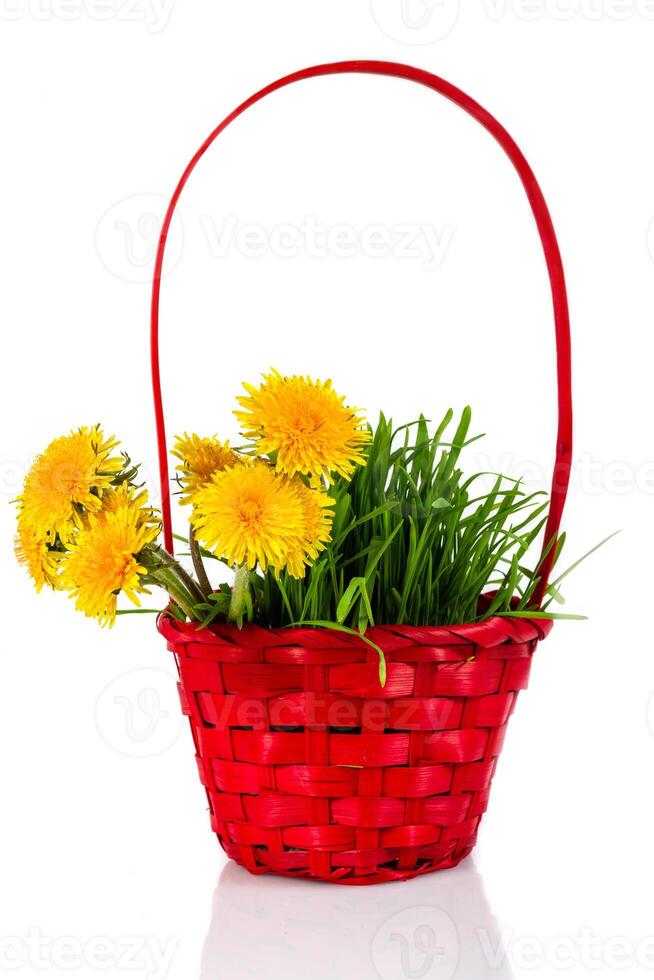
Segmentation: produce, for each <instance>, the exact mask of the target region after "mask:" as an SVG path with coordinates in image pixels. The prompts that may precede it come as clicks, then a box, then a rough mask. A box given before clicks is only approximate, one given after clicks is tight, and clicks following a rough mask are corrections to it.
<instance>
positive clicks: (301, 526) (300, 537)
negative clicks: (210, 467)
mask: <svg viewBox="0 0 654 980" xmlns="http://www.w3.org/2000/svg"><path fill="white" fill-rule="evenodd" d="M303 490H306V488H304V487H303V486H302V484H300V483H299V482H298V481H294V480H289V479H287V478H286V477H284V476H278V475H277V474H276V473H275V471H274V470H273V469H272V467H271V466H269V465H268V464H267V463H265V462H263V461H262V460H257V461H254V462H243V463H239V464H238V465H237V466H233V467H230V468H229V469H226V470H223V471H222V472H220V473H214V475H213V477H212V478H211V480H210V482H209V483H208V484H207V485H206V487H203V488H202V489H201V490H199V491H198V492H197V494H196V495H195V498H194V503H195V510H194V514H193V526H194V528H195V531H196V533H197V536H198V539H199V541H201V543H202V544H204V545H205V546H206V547H207V548H209V549H211V551H213V552H214V554H215V555H216V556H217V557H218V558H222V559H223V560H225V561H227V562H228V563H229V564H230V565H247V567H248V568H250V569H252V568H254V567H255V565H256V564H257V563H258V564H259V565H260V567H261V569H262V570H263V571H265V570H266V569H267V568H268V567H272V568H274V569H275V570H276V571H277V572H279V571H281V570H282V569H283V568H286V567H287V566H288V568H289V572H290V573H291V574H292V575H295V577H297V578H299V577H301V576H302V575H303V574H304V568H305V565H306V564H307V561H308V554H309V550H310V549H313V550H314V552H315V551H316V550H317V548H318V547H319V546H320V545H321V542H320V540H319V539H316V540H315V541H309V540H308V539H307V513H308V512H309V510H310V507H309V505H307V503H306V500H305V499H304V497H303V492H302V491H303ZM319 523H320V522H319V521H317V519H315V515H314V525H315V526H317V525H318V524H319ZM322 533H323V532H322V530H321V531H320V535H322Z"/></svg>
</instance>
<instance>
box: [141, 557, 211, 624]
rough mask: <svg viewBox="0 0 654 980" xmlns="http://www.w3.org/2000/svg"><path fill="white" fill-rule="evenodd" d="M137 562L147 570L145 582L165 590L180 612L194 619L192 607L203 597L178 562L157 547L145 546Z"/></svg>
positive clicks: (202, 600)
mask: <svg viewBox="0 0 654 980" xmlns="http://www.w3.org/2000/svg"><path fill="white" fill-rule="evenodd" d="M139 560H140V562H141V564H142V565H143V566H144V567H145V568H146V569H147V576H146V577H145V581H146V582H148V583H150V584H152V585H158V586H159V587H160V588H162V589H165V591H166V592H167V593H168V595H169V596H170V597H171V599H173V600H174V602H176V603H177V605H178V606H179V607H180V609H181V610H182V612H183V613H184V614H185V615H186V616H187V617H188V618H189V619H195V618H196V616H195V615H194V611H193V610H194V606H195V605H196V604H197V603H200V602H204V596H203V594H202V592H201V591H200V587H199V586H198V584H197V582H195V581H194V580H193V579H192V578H191V576H190V575H189V574H188V572H187V571H186V570H185V569H184V568H182V566H181V565H180V564H179V562H177V561H175V559H174V558H173V557H172V555H169V554H168V552H167V551H165V550H164V549H163V548H161V547H159V546H158V545H149V546H146V547H145V548H144V549H143V551H142V552H141V554H140V555H139Z"/></svg>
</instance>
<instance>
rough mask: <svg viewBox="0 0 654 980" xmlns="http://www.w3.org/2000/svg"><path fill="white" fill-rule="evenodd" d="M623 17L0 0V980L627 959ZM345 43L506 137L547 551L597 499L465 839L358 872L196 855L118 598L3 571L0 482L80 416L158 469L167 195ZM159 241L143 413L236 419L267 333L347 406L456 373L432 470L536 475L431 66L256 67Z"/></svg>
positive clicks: (163, 711) (471, 196)
mask: <svg viewBox="0 0 654 980" xmlns="http://www.w3.org/2000/svg"><path fill="white" fill-rule="evenodd" d="M460 8H461V9H460ZM653 45H654V4H653V3H648V2H647V0H639V2H637V0H592V2H591V0H559V2H554V0H548V2H545V0H542V2H539V0H529V2H527V0H506V2H503V0H493V2H491V0H485V2H481V3H480V2H474V3H468V4H466V5H465V9H464V5H463V4H458V3H456V2H454V0H442V2H441V3H431V2H429V3H422V2H421V0H409V2H407V3H405V4H402V3H401V2H400V0H373V2H372V3H371V2H370V0H330V2H329V3H328V2H324V0H321V2H313V3H307V2H306V0H304V2H302V0H275V2H270V0H249V2H240V3H239V2H231V3H227V2H218V3H211V4H209V3H204V4H203V3H201V2H199V0H164V4H163V7H162V5H161V3H154V2H151V0H136V2H133V0H129V2H128V0H114V2H111V0H59V2H57V0H0V90H1V91H2V99H1V102H0V125H1V132H2V144H3V151H2V158H1V159H2V163H1V167H2V181H1V183H0V215H1V225H0V250H1V251H0V262H1V267H2V273H3V275H2V283H3V284H2V290H1V292H0V315H1V319H2V325H3V337H4V353H5V356H4V358H3V384H2V386H1V387H0V399H1V407H0V417H1V418H2V446H1V450H0V465H1V470H0V472H1V485H2V494H3V500H4V503H3V506H2V508H1V509H0V515H1V516H0V522H1V534H2V561H3V565H4V567H3V573H2V582H3V627H2V632H3V671H2V685H1V687H0V744H1V745H2V782H1V785H2V791H3V802H2V808H1V810H0V829H1V836H0V882H1V886H0V888H1V895H0V954H1V955H2V964H1V965H0V970H5V971H7V975H8V976H16V977H20V978H23V977H25V978H27V977H30V978H31V977H40V976H43V975H48V976H52V977H53V978H55V980H58V978H62V977H69V976H73V977H81V978H83V980H87V978H90V980H92V978H94V977H96V976H97V977H105V978H111V980H114V978H118V977H120V978H123V977H135V978H139V980H140V978H146V977H156V978H157V980H161V978H163V977H164V976H166V977H168V978H171V980H195V978H198V977H201V978H202V980H208V978H212V980H213V978H218V977H220V978H223V977H224V978H229V980H237V978H242V977H243V978H244V977H255V976H257V977H258V976H270V977H285V978H296V977H297V978H305V977H308V976H316V977H331V978H344V980H349V978H355V977H356V978H362V980H363V978H368V977H381V978H382V980H391V978H392V980H396V978H400V980H402V978H410V977H427V978H437V980H451V978H453V977H455V978H457V980H468V978H470V980H483V978H485V977H496V978H502V980H504V978H508V977H515V978H522V977H538V978H541V977H558V976H562V977H585V976H587V975H588V976H600V977H612V976H614V975H615V976H629V977H640V976H645V975H648V973H651V970H652V967H653V966H654V938H653V937H654V921H653V919H652V914H651V913H652V908H651V881H652V875H653V872H654V861H653V858H654V844H653V842H652V815H653V811H652V804H653V802H654V794H653V792H652V771H653V763H654V702H653V701H652V691H653V690H654V669H653V666H652V664H653V660H652V653H653V651H652V635H653V634H652V630H651V623H650V619H651V616H650V608H651V579H652V571H651V569H652V563H651V554H652V523H651V510H652V499H653V496H654V449H653V445H652V425H651V418H652V414H651V407H650V402H651V370H652V354H653V344H652V314H653V307H654V301H653V293H652V282H653V277H654V265H653V256H654V225H652V219H653V218H654V185H653V184H652V173H654V134H653V130H652V110H651V97H652V90H653V86H654V61H653V59H652V56H651V52H652V47H653ZM351 57H354V58H387V59H390V60H395V61H406V62H411V63H413V64H416V65H419V66H422V67H425V68H428V69H430V70H432V71H435V72H436V73H438V74H441V75H443V76H445V77H446V78H448V79H450V80H451V81H453V82H455V83H456V84H458V85H460V86H461V87H462V88H464V89H465V90H467V91H469V92H470V94H472V95H473V96H475V97H476V98H478V99H480V100H481V101H482V102H483V103H484V104H485V105H486V106H487V107H488V108H489V109H490V110H491V111H493V112H494V113H495V114H497V116H498V117H499V118H500V120H501V121H502V122H504V124H505V125H506V126H507V127H508V129H509V131H510V132H511V133H512V134H513V135H514V136H515V137H516V139H517V140H518V142H519V143H520V144H521V146H522V148H523V149H524V151H525V153H526V155H527V157H528V158H529V160H530V162H531V163H532V165H533V167H534V169H535V171H536V173H537V176H538V177H539V179H540V181H541V183H542V186H543V189H544V191H545V194H546V197H547V198H548V201H549V204H550V207H551V210H552V213H553V216H554V220H555V224H556V227H557V230H558V234H559V237H560V242H561V248H562V251H563V255H564V260H565V262H566V267H567V274H568V280H569V289H570V300H571V311H572V324H573V340H574V375H575V399H576V448H575V474H574V479H573V486H572V490H571V495H570V499H569V506H568V509H567V512H566V518H565V524H566V527H567V528H568V531H569V546H568V557H569V559H570V560H571V559H573V558H574V557H576V556H577V555H578V554H579V553H581V552H582V551H584V550H586V549H587V548H588V547H590V546H591V545H593V544H594V543H595V542H596V541H598V540H599V539H600V538H601V537H603V536H605V535H606V534H608V533H609V532H610V531H613V530H615V529H617V528H622V529H623V533H622V535H620V536H619V537H618V538H617V539H615V540H614V541H612V542H611V543H610V544H609V545H608V546H607V547H606V548H605V549H604V550H602V551H601V552H600V553H598V554H597V555H596V556H594V557H593V558H592V559H591V560H590V561H589V562H588V563H587V564H586V565H584V566H583V567H582V568H581V569H580V570H579V571H578V573H577V574H576V575H575V576H574V577H573V578H572V579H571V580H570V582H569V585H568V588H567V590H566V595H567V600H568V608H569V609H570V611H574V612H580V613H585V614H587V615H588V616H589V620H588V622H586V623H572V624H559V625H558V626H557V627H556V628H555V630H554V632H553V634H552V636H551V638H550V639H549V640H548V641H547V643H546V644H544V645H543V646H542V647H541V648H540V649H539V650H538V654H537V657H536V660H535V663H534V669H533V672H532V680H531V686H530V689H529V691H528V692H527V693H525V694H523V695H522V697H521V700H520V703H519V705H518V710H517V712H516V714H515V716H514V718H513V720H512V723H511V729H510V733H509V738H508V740H507V744H506V749H505V753H504V756H503V758H502V760H501V764H500V768H499V771H498V775H497V778H496V780H495V784H494V791H493V796H492V799H491V806H490V810H489V813H488V815H487V817H486V818H485V820H484V822H483V825H482V831H481V837H480V843H479V845H478V848H477V850H476V852H475V856H474V860H470V859H469V860H468V861H466V862H465V863H464V864H463V865H461V866H460V867H459V868H458V869H456V870H454V871H451V872H444V873H441V874H436V875H431V876H426V877H424V878H423V879H421V880H418V881H415V882H410V883H406V884H398V885H384V886H379V887H375V888H368V889H341V888H335V887H328V886H320V885H314V884H306V883H300V882H290V883H289V882H285V881H283V880H281V879H274V878H266V879H265V880H262V879H254V878H250V877H249V876H248V875H247V874H246V873H245V872H242V871H241V870H240V869H238V868H236V867H235V866H233V865H230V864H227V863H226V862H225V860H224V857H223V855H222V853H221V852H219V850H218V847H217V844H216V842H215V839H214V838H213V836H212V834H211V832H210V829H209V822H208V818H207V814H206V812H205V808H206V801H205V799H204V795H203V792H202V789H201V787H200V785H199V781H198V779H197V774H196V770H195V765H194V760H193V752H192V744H191V739H190V736H189V733H188V732H187V731H186V729H185V728H184V726H183V725H182V720H183V719H182V718H181V716H180V713H179V709H178V705H177V700H176V693H175V689H174V668H173V664H172V662H171V659H170V657H169V655H168V654H167V653H166V650H165V648H164V644H163V641H162V640H161V639H160V638H159V637H158V635H157V634H156V633H155V631H154V625H153V623H152V622H151V620H150V619H149V618H147V617H129V618H126V619H122V620H119V622H118V624H117V626H116V628H115V629H114V630H113V631H111V632H107V631H101V630H100V629H99V628H98V627H97V626H96V625H95V624H94V623H93V622H91V621H88V620H85V619H84V618H83V617H81V616H79V615H78V614H76V613H75V612H74V610H73V609H72V606H71V605H70V604H69V603H68V602H67V601H66V600H65V599H64V597H62V596H61V595H57V596H54V595H50V594H47V595H46V594H42V595H40V596H37V595H36V594H35V593H34V591H33V589H32V588H31V585H30V584H29V582H28V580H27V578H26V576H25V575H24V573H23V572H22V571H20V570H18V569H17V568H16V567H15V565H14V562H13V556H12V539H13V533H14V531H13V521H14V518H13V511H12V508H11V507H10V506H9V501H10V500H11V498H12V497H13V496H14V495H15V494H16V492H17V491H18V488H19V485H20V480H21V478H22V476H23V475H24V472H25V470H26V468H27V466H28V465H29V462H30V459H31V458H32V457H33V455H34V454H35V453H36V452H38V451H39V449H41V448H43V447H44V446H45V445H46V444H47V442H49V441H50V439H51V438H53V437H54V436H55V435H58V434H59V433H61V432H64V431H66V430H67V429H69V428H70V427H73V426H77V425H81V424H92V423H94V422H96V421H98V420H101V421H102V422H103V424H104V425H105V426H106V428H107V429H108V430H109V431H111V432H115V433H116V434H118V435H119V436H120V437H121V438H122V439H123V441H124V444H125V446H126V447H127V448H128V449H129V451H130V452H131V454H132V455H133V456H134V457H135V458H136V459H142V460H143V462H144V472H145V474H146V476H147V478H148V482H149V483H150V485H151V487H152V492H153V495H154V496H155V497H156V496H157V489H156V485H155V482H154V472H155V471H154V465H155V464H154V458H155V457H154V430H153V420H152V412H151V406H150V389H149V379H148V338H147V328H148V301H149V288H148V283H147V278H148V276H149V274H150V271H151V266H152V260H153V248H154V235H155V233H156V229H157V223H158V222H159V221H160V219H161V215H162V208H163V205H164V200H165V196H166V195H167V194H170V192H171V191H172V188H173V186H174V184H175V182H176V180H177V178H178V176H179V174H180V173H181V169H182V167H183V166H184V165H185V163H186V161H187V160H188V158H189V157H190V155H191V153H192V152H193V150H194V149H195V148H196V146H197V145H198V144H199V143H200V142H201V140H202V139H203V138H204V137H205V136H206V134H207V133H208V132H209V131H210V129H211V128H213V126H214V125H215V124H216V123H217V122H218V121H219V120H220V119H221V118H222V117H223V116H224V115H225V114H226V113H227V112H228V111H229V110H231V109H232V108H233V106H234V105H236V104H237V103H238V102H240V101H241V100H242V99H243V98H245V97H246V96H247V95H249V94H250V93H251V92H252V91H254V90H256V89H257V88H259V87H260V86H262V85H263V84H265V83H267V82H268V81H270V80H272V79H274V78H276V77H278V76H279V75H282V74H286V73H287V72H289V71H292V70H294V69H296V68H300V67H303V66H305V65H308V64H311V63H318V62H322V61H331V60H340V59H344V58H351ZM307 220H308V221H309V222H310V223H311V222H312V223H313V224H314V226H315V225H318V226H319V227H320V228H321V229H322V230H323V232H324V233H325V235H327V232H329V235H327V237H326V239H325V240H326V242H327V245H325V244H324V242H323V245H322V246H316V243H315V242H314V241H313V240H311V239H310V236H309V234H308V233H307V232H306V227H307ZM337 226H341V230H342V229H343V227H345V239H346V240H348V241H350V242H354V244H353V245H352V247H350V248H349V249H347V251H348V252H349V253H351V254H348V255H344V254H341V248H340V246H339V242H341V241H342V239H341V238H340V237H338V236H336V237H334V236H335V235H336V233H335V232H334V231H333V229H334V228H335V227H337ZM407 226H409V228H410V229H412V232H413V244H412V247H411V249H410V250H409V251H410V253H411V254H405V253H406V248H403V247H402V246H401V241H400V239H401V238H402V236H405V234H406V227H407ZM371 228H376V229H377V231H378V230H379V228H381V230H382V234H383V235H385V236H386V241H387V245H386V247H385V248H381V249H378V252H381V253H383V254H371V248H370V234H371V232H370V229H371ZM253 229H254V232H253ZM330 229H331V231H330ZM289 232H290V234H291V236H293V237H292V247H291V248H290V252H291V254H282V251H281V250H280V235H281V238H282V245H283V244H284V243H286V246H288V243H289V237H288V233H289ZM252 236H254V237H252ZM261 236H263V239H262V238H261ZM426 236H430V237H426ZM373 237H374V236H373ZM253 240H254V241H255V242H260V241H261V240H263V243H264V244H263V247H258V248H257V247H255V248H254V252H256V253H257V254H253V249H252V245H251V243H252V241H253ZM430 243H431V244H430ZM434 243H436V244H434ZM258 253H261V254H258ZM170 259H171V261H170V262H169V269H170V274H169V275H168V276H167V278H166V280H165V282H164V289H163V312H162V341H163V348H164V365H163V367H164V383H165V389H166V392H167V396H168V407H169V415H170V431H171V432H174V431H178V430H180V429H183V428H187V429H193V428H195V429H198V430H199V431H201V432H206V433H212V432H214V431H219V432H221V433H223V434H225V435H228V434H230V435H234V434H235V427H234V422H233V420H232V418H231V415H230V412H231V409H232V406H233V399H234V396H235V394H236V393H237V389H238V386H239V383H240V382H241V381H242V380H243V379H246V378H247V379H249V380H255V379H256V377H257V376H258V374H259V372H260V371H261V370H264V369H266V368H268V367H269V366H271V365H275V366H277V367H278V368H280V369H281V370H283V371H286V372H293V371H297V372H306V373H311V374H313V375H317V376H323V377H324V376H332V377H333V379H334V381H335V384H336V386H337V388H338V389H339V390H341V391H344V392H346V393H347V394H348V396H349V397H350V399H351V401H352V402H354V403H355V404H359V405H362V406H365V407H366V409H367V411H368V413H369V415H370V416H371V417H372V416H374V414H375V413H376V412H377V411H378V409H379V408H380V407H382V406H383V407H384V409H385V410H386V411H387V412H389V413H392V414H393V416H394V417H395V418H397V419H398V420H407V419H409V418H412V417H414V416H415V414H416V413H417V412H418V411H420V410H422V411H424V412H426V413H427V414H429V415H432V414H434V415H436V414H441V413H442V412H444V410H445V409H446V408H447V407H448V405H450V404H451V405H453V406H455V407H456V408H460V407H462V406H463V405H464V404H466V403H467V402H470V403H471V404H472V405H473V409H474V413H475V419H476V427H477V430H478V431H486V432H488V438H487V439H486V440H484V442H483V443H482V444H480V448H479V449H478V451H477V454H476V455H477V458H470V457H469V460H468V463H469V465H470V466H474V465H476V464H477V463H478V462H480V461H481V462H482V463H483V464H484V465H490V466H496V467H502V468H503V469H504V470H508V471H510V472H512V473H514V474H516V475H518V474H520V473H524V474H525V475H526V476H527V478H528V479H529V480H530V481H531V482H535V483H537V484H541V485H542V484H544V483H545V482H546V479H547V477H546V474H547V466H548V465H550V464H551V460H552V445H553V435H554V427H555V415H554V373H553V372H554V359H553V331H552V325H551V320H550V310H549V300H548V294H547V284H546V277H545V272H544V267H543V262H542V258H541V256H540V254H539V247H538V241H537V237H536V233H535V229H534V227H533V223H532V221H531V217H530V213H529V210H528V206H527V204H526V200H525V199H524V196H523V194H522V190H521V188H520V185H519V182H518V180H517V178H516V176H515V174H514V173H513V172H512V170H511V167H510V165H509V164H508V162H507V161H506V159H505V158H504V157H503V155H502V153H501V151H500V150H499V148H498V147H497V146H496V145H495V144H494V143H493V141H492V140H491V139H490V137H488V135H487V134H486V133H484V132H483V131H482V130H481V129H480V128H479V127H478V126H476V125H475V124H474V122H473V121H472V120H470V119H469V118H467V117H465V116H464V115H463V114H462V113H461V112H459V111H458V110H456V109H455V108H454V107H453V106H451V105H449V104H447V103H445V102H443V101H442V100H440V99H439V98H438V97H436V96H435V95H434V94H433V93H431V92H429V91H427V90H423V89H420V88H418V87H416V86H411V85H409V84H408V83H402V82H399V81H396V80H390V79H382V78H363V77H352V76H350V77H345V78H328V79H321V80H315V81H312V82H309V83H304V84H303V85H302V86H299V85H298V86H295V87H293V88H292V89H287V90H285V91H283V92H281V93H277V94H276V95H275V96H273V97H271V98H270V99H268V100H266V101H265V102H264V103H263V104H261V105H259V106H258V107H256V108H255V109H253V110H251V111H250V112H249V113H248V114H247V115H246V116H245V117H243V118H242V119H241V120H240V121H239V122H238V123H237V124H236V125H234V126H233V127H232V128H231V129H230V130H229V131H228V133H226V134H225V136H224V138H223V139H222V141H221V142H219V144H217V145H216V147H215V148H214V149H213V150H212V151H211V152H210V154H209V155H208V156H207V158H206V159H205V160H204V161H203V163H202V164H201V166H200V168H199V170H198V171H197V174H196V176H194V178H193V180H192V182H191V184H190V186H189V187H188V192H187V193H186V195H185V197H184V198H183V200H182V205H181V208H180V219H179V222H178V224H177V227H176V230H175V232H174V234H173V236H172V239H171V256H170ZM481 447H483V448H481ZM179 520H180V526H181V522H182V520H183V518H181V517H180V518H179ZM434 936H435V937H436V949H435V950H434V948H433V938H434ZM162 958H163V959H164V961H165V965H164V966H162V962H161V960H162ZM648 967H649V971H648V969H647V968H648Z"/></svg>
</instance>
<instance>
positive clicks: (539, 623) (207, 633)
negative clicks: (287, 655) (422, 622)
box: [157, 596, 554, 651]
mask: <svg viewBox="0 0 654 980" xmlns="http://www.w3.org/2000/svg"><path fill="white" fill-rule="evenodd" d="M482 598H487V596H483V597H482ZM553 625H554V623H553V620H551V619H531V618H526V617H524V618H523V617H519V618H515V619H514V618H512V617H509V616H490V617H489V618H488V619H485V620H482V621H481V622H476V623H475V622H468V623H455V624H453V625H451V626H409V625H403V624H400V623H394V624H392V623H385V624H382V625H379V626H371V627H369V628H368V629H367V630H366V636H367V637H368V638H369V639H371V640H373V642H376V643H378V644H379V645H380V646H382V648H383V646H384V643H383V641H384V639H385V638H389V639H390V638H395V639H404V640H412V641H413V642H415V643H417V644H419V645H421V646H439V645H448V646H451V645H452V644H457V643H460V644H464V643H465V644H473V645H474V646H479V647H495V646H499V645H501V644H503V643H531V642H537V641H539V640H543V639H545V637H546V636H547V635H548V634H549V633H550V631H551V629H552V626H553ZM157 630H158V632H159V633H160V634H161V635H162V636H163V637H165V639H166V640H167V641H168V642H169V643H171V644H173V645H174V644H177V643H183V644H185V643H199V644H212V645H215V644H221V643H225V642H228V643H231V644H234V643H235V641H237V642H238V643H239V645H243V646H304V647H310V646H314V645H315V646H320V647H324V646H325V642H324V641H325V636H326V635H330V636H332V637H333V643H332V644H331V645H333V646H334V645H338V646H343V647H347V646H352V647H356V648H363V649H366V650H368V651H370V646H369V645H368V644H366V643H365V642H364V641H363V640H362V639H360V638H359V637H358V636H356V635H353V634H349V633H342V632H340V631H338V630H335V629H329V628H328V627H325V626H279V627H267V626H260V625H257V624H253V623H245V624H244V625H243V627H242V628H239V627H238V626H237V625H236V623H221V624H218V625H212V626H207V627H203V628H202V629H198V628H197V624H196V623H190V622H180V621H179V620H176V619H174V618H173V616H171V615H170V613H169V612H168V610H167V609H165V610H163V611H162V612H161V613H159V615H158V616H157ZM312 637H315V644H314V643H312V642H311V640H312Z"/></svg>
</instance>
